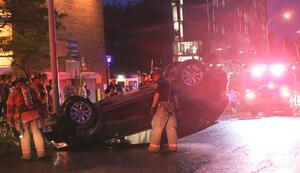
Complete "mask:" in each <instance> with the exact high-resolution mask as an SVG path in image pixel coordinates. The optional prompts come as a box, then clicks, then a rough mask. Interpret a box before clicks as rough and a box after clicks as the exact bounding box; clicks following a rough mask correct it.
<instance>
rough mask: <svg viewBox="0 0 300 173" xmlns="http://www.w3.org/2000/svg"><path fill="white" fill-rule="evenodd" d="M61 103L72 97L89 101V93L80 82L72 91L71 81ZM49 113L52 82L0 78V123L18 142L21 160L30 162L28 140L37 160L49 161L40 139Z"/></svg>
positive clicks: (40, 76)
mask: <svg viewBox="0 0 300 173" xmlns="http://www.w3.org/2000/svg"><path fill="white" fill-rule="evenodd" d="M63 92H64V96H65V97H64V99H67V98H68V97H70V96H73V95H80V96H82V97H85V98H89V97H90V95H91V93H90V91H89V89H88V88H87V85H86V84H85V82H84V81H81V82H80V86H79V89H78V90H76V89H75V86H73V85H72V82H71V80H69V82H68V84H67V85H66V86H65V87H64V91H63ZM52 113H53V109H52V81H51V80H47V76H46V75H45V74H36V75H32V76H31V77H30V78H25V77H22V76H16V77H10V76H8V75H2V76H0V121H1V122H7V123H8V125H9V127H10V128H11V129H13V132H14V133H13V134H14V135H15V137H16V138H18V139H19V142H20V144H21V145H20V146H21V151H22V157H21V159H22V160H31V159H32V154H31V143H32V142H31V140H32V139H31V136H32V137H33V143H34V144H35V149H36V155H37V156H36V157H37V158H38V159H47V158H49V157H48V156H47V155H46V152H45V141H44V137H43V135H42V133H43V132H47V128H46V126H45V119H46V118H47V117H48V116H50V115H51V114H52Z"/></svg>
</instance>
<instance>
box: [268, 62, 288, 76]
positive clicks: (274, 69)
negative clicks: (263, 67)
mask: <svg viewBox="0 0 300 173" xmlns="http://www.w3.org/2000/svg"><path fill="white" fill-rule="evenodd" d="M270 70H271V73H272V75H273V76H277V77H278V76H281V75H282V74H283V73H284V71H285V66H284V65H282V64H277V65H272V66H271V67H270Z"/></svg>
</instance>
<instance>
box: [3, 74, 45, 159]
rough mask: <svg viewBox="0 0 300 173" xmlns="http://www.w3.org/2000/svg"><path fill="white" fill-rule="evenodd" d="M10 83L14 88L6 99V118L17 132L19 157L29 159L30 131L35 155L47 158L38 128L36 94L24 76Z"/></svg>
mask: <svg viewBox="0 0 300 173" xmlns="http://www.w3.org/2000/svg"><path fill="white" fill-rule="evenodd" d="M12 84H13V86H14V88H13V89H12V92H11V93H10V94H9V97H8V100H7V118H8V124H9V125H10V126H11V127H13V128H16V129H17V130H18V132H19V139H20V142H21V149H22V158H21V159H24V160H30V159H31V147H30V143H31V142H30V140H31V137H30V131H31V133H32V136H33V139H34V144H35V149H36V153H37V157H38V158H39V159H45V158H48V156H46V153H45V146H44V138H43V136H42V134H41V132H40V129H39V128H38V123H39V117H40V115H39V111H38V107H37V106H36V105H39V103H37V102H38V99H37V94H36V93H35V91H34V90H33V89H32V88H30V87H29V86H27V85H26V79H25V78H22V77H17V78H16V79H14V80H13V82H12Z"/></svg>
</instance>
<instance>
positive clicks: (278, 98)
mask: <svg viewBox="0 0 300 173" xmlns="http://www.w3.org/2000/svg"><path fill="white" fill-rule="evenodd" d="M295 98H296V76H295V66H292V65H287V64H283V63H272V64H254V65H250V66H249V67H248V68H247V69H246V71H245V73H244V87H243V91H242V93H241V102H242V105H243V106H244V108H245V109H246V110H247V111H249V112H250V113H251V114H252V115H253V116H257V115H260V114H263V115H276V114H280V115H293V113H294V109H295V107H296V102H295V101H296V100H295Z"/></svg>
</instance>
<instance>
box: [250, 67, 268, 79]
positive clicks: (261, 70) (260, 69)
mask: <svg viewBox="0 0 300 173" xmlns="http://www.w3.org/2000/svg"><path fill="white" fill-rule="evenodd" d="M265 71H266V65H256V66H254V67H252V75H253V76H254V77H261V76H262V75H263V74H264V73H265Z"/></svg>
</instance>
